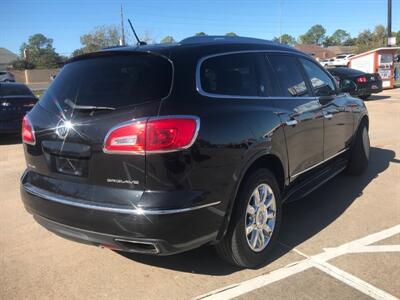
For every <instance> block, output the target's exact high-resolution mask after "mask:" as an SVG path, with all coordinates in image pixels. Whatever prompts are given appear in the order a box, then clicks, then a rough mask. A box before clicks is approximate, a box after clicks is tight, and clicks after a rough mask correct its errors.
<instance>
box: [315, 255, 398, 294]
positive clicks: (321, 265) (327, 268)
mask: <svg viewBox="0 0 400 300" xmlns="http://www.w3.org/2000/svg"><path fill="white" fill-rule="evenodd" d="M315 267H316V268H317V269H319V270H321V271H323V272H325V273H326V274H329V275H330V276H332V277H334V278H336V279H337V280H340V281H341V282H343V283H345V284H347V285H349V286H351V287H353V288H355V289H356V290H358V291H360V292H362V293H364V294H366V295H368V296H370V297H372V298H374V299H379V300H396V299H398V298H396V297H394V296H392V295H390V294H389V293H387V292H385V291H383V290H381V289H378V288H377V287H375V286H373V285H371V284H369V283H368V282H365V281H364V280H362V279H360V278H358V277H356V276H354V275H352V274H350V273H347V272H345V271H343V270H341V269H339V268H337V267H335V266H333V265H331V264H330V263H327V262H318V263H316V264H315Z"/></svg>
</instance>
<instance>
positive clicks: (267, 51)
mask: <svg viewBox="0 0 400 300" xmlns="http://www.w3.org/2000/svg"><path fill="white" fill-rule="evenodd" d="M242 53H266V54H268V53H278V54H279V53H281V54H290V55H293V56H300V57H304V58H307V59H310V58H309V57H308V56H307V55H306V54H303V53H298V52H294V51H293V52H292V51H285V50H240V51H228V52H221V53H216V54H211V55H207V56H203V57H202V58H200V59H199V60H198V62H197V65H196V90H197V92H198V93H199V94H200V95H202V96H205V97H210V98H220V99H251V100H274V99H276V100H277V99H315V98H316V97H312V96H306V97H279V96H240V95H223V94H214V93H209V92H206V91H204V90H203V88H202V86H201V79H200V76H201V74H200V72H201V65H202V64H203V62H204V61H206V60H207V59H210V58H213V57H218V56H224V55H231V54H242Z"/></svg>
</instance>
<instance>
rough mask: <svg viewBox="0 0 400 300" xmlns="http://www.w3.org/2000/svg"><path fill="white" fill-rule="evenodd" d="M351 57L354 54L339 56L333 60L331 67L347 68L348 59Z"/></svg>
mask: <svg viewBox="0 0 400 300" xmlns="http://www.w3.org/2000/svg"><path fill="white" fill-rule="evenodd" d="M353 56H354V54H339V55H338V56H336V57H335V59H334V60H333V62H332V65H333V66H335V67H347V66H348V65H349V62H350V58H351V57H353Z"/></svg>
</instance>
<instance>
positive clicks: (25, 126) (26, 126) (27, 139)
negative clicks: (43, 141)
mask: <svg viewBox="0 0 400 300" xmlns="http://www.w3.org/2000/svg"><path fill="white" fill-rule="evenodd" d="M21 135H22V141H23V142H24V143H26V144H29V145H35V143H36V139H35V132H34V131H33V127H32V124H31V122H30V121H29V119H28V116H25V117H24V118H23V119H22V132H21Z"/></svg>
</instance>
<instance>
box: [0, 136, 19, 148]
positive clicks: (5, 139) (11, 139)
mask: <svg viewBox="0 0 400 300" xmlns="http://www.w3.org/2000/svg"><path fill="white" fill-rule="evenodd" d="M21 143H22V141H21V136H20V135H19V134H7V135H0V145H15V144H21Z"/></svg>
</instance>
